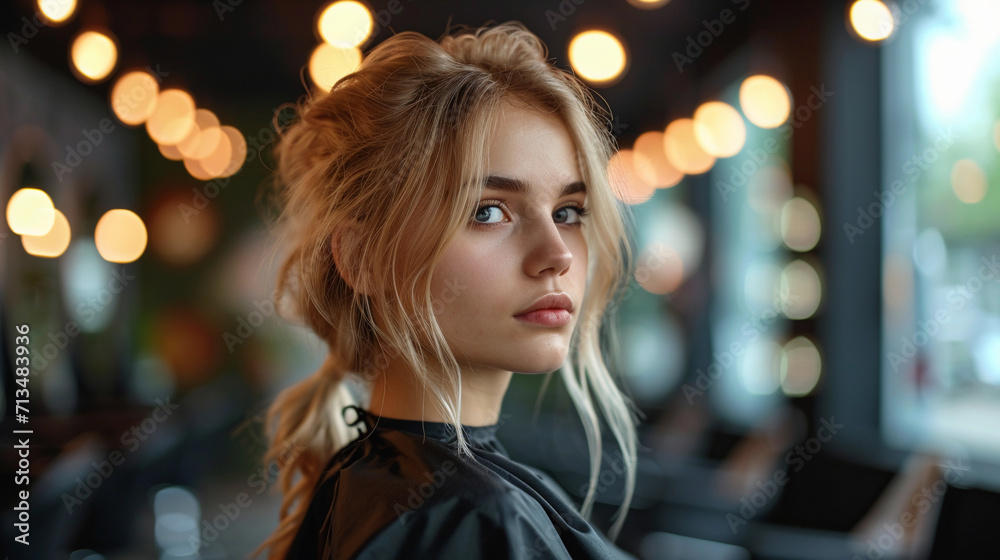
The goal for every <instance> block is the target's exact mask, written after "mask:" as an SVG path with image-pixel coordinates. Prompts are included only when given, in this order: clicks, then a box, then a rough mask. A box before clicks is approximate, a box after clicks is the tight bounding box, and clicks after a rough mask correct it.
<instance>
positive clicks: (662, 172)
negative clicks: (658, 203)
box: [632, 130, 684, 189]
mask: <svg viewBox="0 0 1000 560" xmlns="http://www.w3.org/2000/svg"><path fill="white" fill-rule="evenodd" d="M632 149H633V150H634V151H635V155H636V158H635V171H636V173H638V174H639V177H641V178H642V180H643V181H644V182H646V183H648V184H650V185H653V186H654V187H656V188H658V189H663V188H668V187H672V186H674V185H676V184H677V183H680V182H681V179H683V178H684V174H683V173H681V172H680V171H679V170H678V169H677V168H676V167H674V166H673V165H672V164H671V163H670V160H668V159H667V153H666V151H664V147H663V133H662V132H660V131H658V130H650V131H648V132H643V133H642V134H640V135H639V137H638V138H636V139H635V145H634V146H632Z"/></svg>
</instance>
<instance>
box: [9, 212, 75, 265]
mask: <svg viewBox="0 0 1000 560" xmlns="http://www.w3.org/2000/svg"><path fill="white" fill-rule="evenodd" d="M69 239H70V231H69V221H68V220H67V219H66V216H64V215H63V213H62V212H60V211H59V210H56V211H55V221H53V222H52V228H51V229H49V231H48V233H46V234H44V235H22V236H21V245H22V246H24V250H25V251H27V253H28V254H29V255H34V256H36V257H47V258H54V257H58V256H59V255H62V254H63V253H64V252H65V251H66V247H69Z"/></svg>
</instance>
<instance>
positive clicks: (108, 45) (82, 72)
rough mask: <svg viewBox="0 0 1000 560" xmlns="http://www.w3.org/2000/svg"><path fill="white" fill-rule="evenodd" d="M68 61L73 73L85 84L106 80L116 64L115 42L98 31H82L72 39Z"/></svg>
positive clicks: (116, 48)
mask: <svg viewBox="0 0 1000 560" xmlns="http://www.w3.org/2000/svg"><path fill="white" fill-rule="evenodd" d="M70 59H71V60H72V62H73V69H74V72H75V73H76V74H77V77H79V78H80V79H81V80H83V81H86V82H99V81H101V80H103V79H104V78H107V77H108V75H109V74H111V71H112V70H114V68H115V64H116V63H117V62H118V47H117V45H115V40H114V39H112V38H111V37H110V36H109V35H107V34H105V33H102V32H100V31H84V32H83V33H80V34H79V35H77V36H76V38H74V39H73V44H72V46H71V47H70Z"/></svg>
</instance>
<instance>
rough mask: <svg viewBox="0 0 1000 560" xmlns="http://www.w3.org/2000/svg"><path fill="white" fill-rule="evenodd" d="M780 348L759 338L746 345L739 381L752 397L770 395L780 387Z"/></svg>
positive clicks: (771, 341) (776, 344)
mask: <svg viewBox="0 0 1000 560" xmlns="http://www.w3.org/2000/svg"><path fill="white" fill-rule="evenodd" d="M780 371H781V346H779V345H778V343H776V342H774V341H773V340H767V339H764V338H761V339H760V340H757V341H756V342H751V343H750V344H748V345H747V348H746V351H745V353H744V354H743V360H742V362H741V363H740V380H741V381H742V382H743V386H744V387H745V388H746V390H747V392H748V393H750V394H753V395H770V394H771V393H773V392H775V391H776V390H778V387H779V386H780V383H781V381H780V379H779V372H780Z"/></svg>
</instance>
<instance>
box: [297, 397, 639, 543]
mask: <svg viewBox="0 0 1000 560" xmlns="http://www.w3.org/2000/svg"><path fill="white" fill-rule="evenodd" d="M349 410H353V411H354V413H355V414H357V416H358V417H357V419H356V420H354V421H353V422H352V423H351V425H352V426H355V425H358V424H360V423H361V422H364V424H365V427H366V428H367V430H366V431H365V432H361V428H360V427H359V428H358V430H359V435H358V437H357V438H356V439H355V440H354V441H352V442H351V443H349V444H348V445H347V446H345V447H344V448H343V449H341V450H340V451H339V452H337V453H336V454H335V455H334V457H333V458H332V459H331V461H330V463H329V465H328V466H327V470H326V471H325V473H324V476H323V477H321V478H320V482H319V484H318V485H317V487H316V492H315V493H314V494H313V498H312V501H311V503H310V504H309V507H308V510H307V511H306V516H305V519H304V520H303V523H302V525H301V527H300V529H299V531H298V533H297V535H296V537H295V539H294V541H293V542H292V544H291V548H290V549H289V552H288V555H287V558H289V559H298V558H303V559H304V558H310V559H311V558H333V559H337V560H341V559H343V560H347V559H351V560H395V559H399V560H403V559H406V560H430V559H434V560H439V559H445V560H446V559H451V558H454V559H461V560H477V559H493V558H496V559H519V560H520V559H525V560H552V559H566V560H569V559H574V560H582V559H590V558H594V559H597V558H600V559H615V560H635V558H634V557H633V556H631V555H629V554H626V553H625V552H623V551H622V550H620V549H618V548H617V547H615V546H614V545H613V544H612V543H610V542H609V541H608V540H607V537H605V536H604V535H603V534H601V533H600V532H598V531H597V530H595V529H594V528H593V527H592V526H591V525H590V524H589V523H587V521H585V520H584V519H583V518H582V517H580V515H579V514H578V513H577V512H576V511H575V510H574V509H573V507H572V506H571V502H570V500H569V497H568V496H567V495H566V493H565V492H564V491H563V490H562V489H561V488H560V487H559V486H558V484H557V483H556V482H555V481H553V480H552V479H551V478H550V477H548V476H547V475H546V474H544V473H542V472H541V471H539V470H537V469H533V468H530V467H527V466H525V465H522V464H520V463H517V462H515V461H512V460H511V459H510V456H509V455H508V454H507V451H506V450H505V449H504V448H503V446H502V445H501V444H500V442H499V441H498V440H497V438H496V430H497V428H498V427H499V425H498V424H495V425H492V426H464V427H463V429H464V430H465V433H466V434H467V437H468V440H469V445H470V447H471V448H472V451H473V454H474V455H475V456H476V458H477V459H478V460H479V463H480V464H476V463H475V462H473V461H471V460H470V459H468V458H459V456H458V454H457V452H456V451H455V447H454V445H453V443H454V441H455V435H454V429H453V428H452V427H451V425H449V424H446V423H443V422H441V423H439V422H420V421H418V420H400V419H393V418H383V417H379V416H375V415H373V414H372V413H370V412H368V411H365V410H364V409H361V408H359V407H355V406H349V407H345V408H344V409H343V411H342V413H343V414H344V416H345V418H346V417H347V416H348V415H349V414H350V413H349V412H348V411H349ZM328 473H329V474H330V476H328V477H327V476H325V475H326V474H328ZM327 519H329V523H324V522H325V521H326V520H327ZM327 543H328V544H327ZM327 546H329V550H328V551H327V550H326V548H327Z"/></svg>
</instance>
